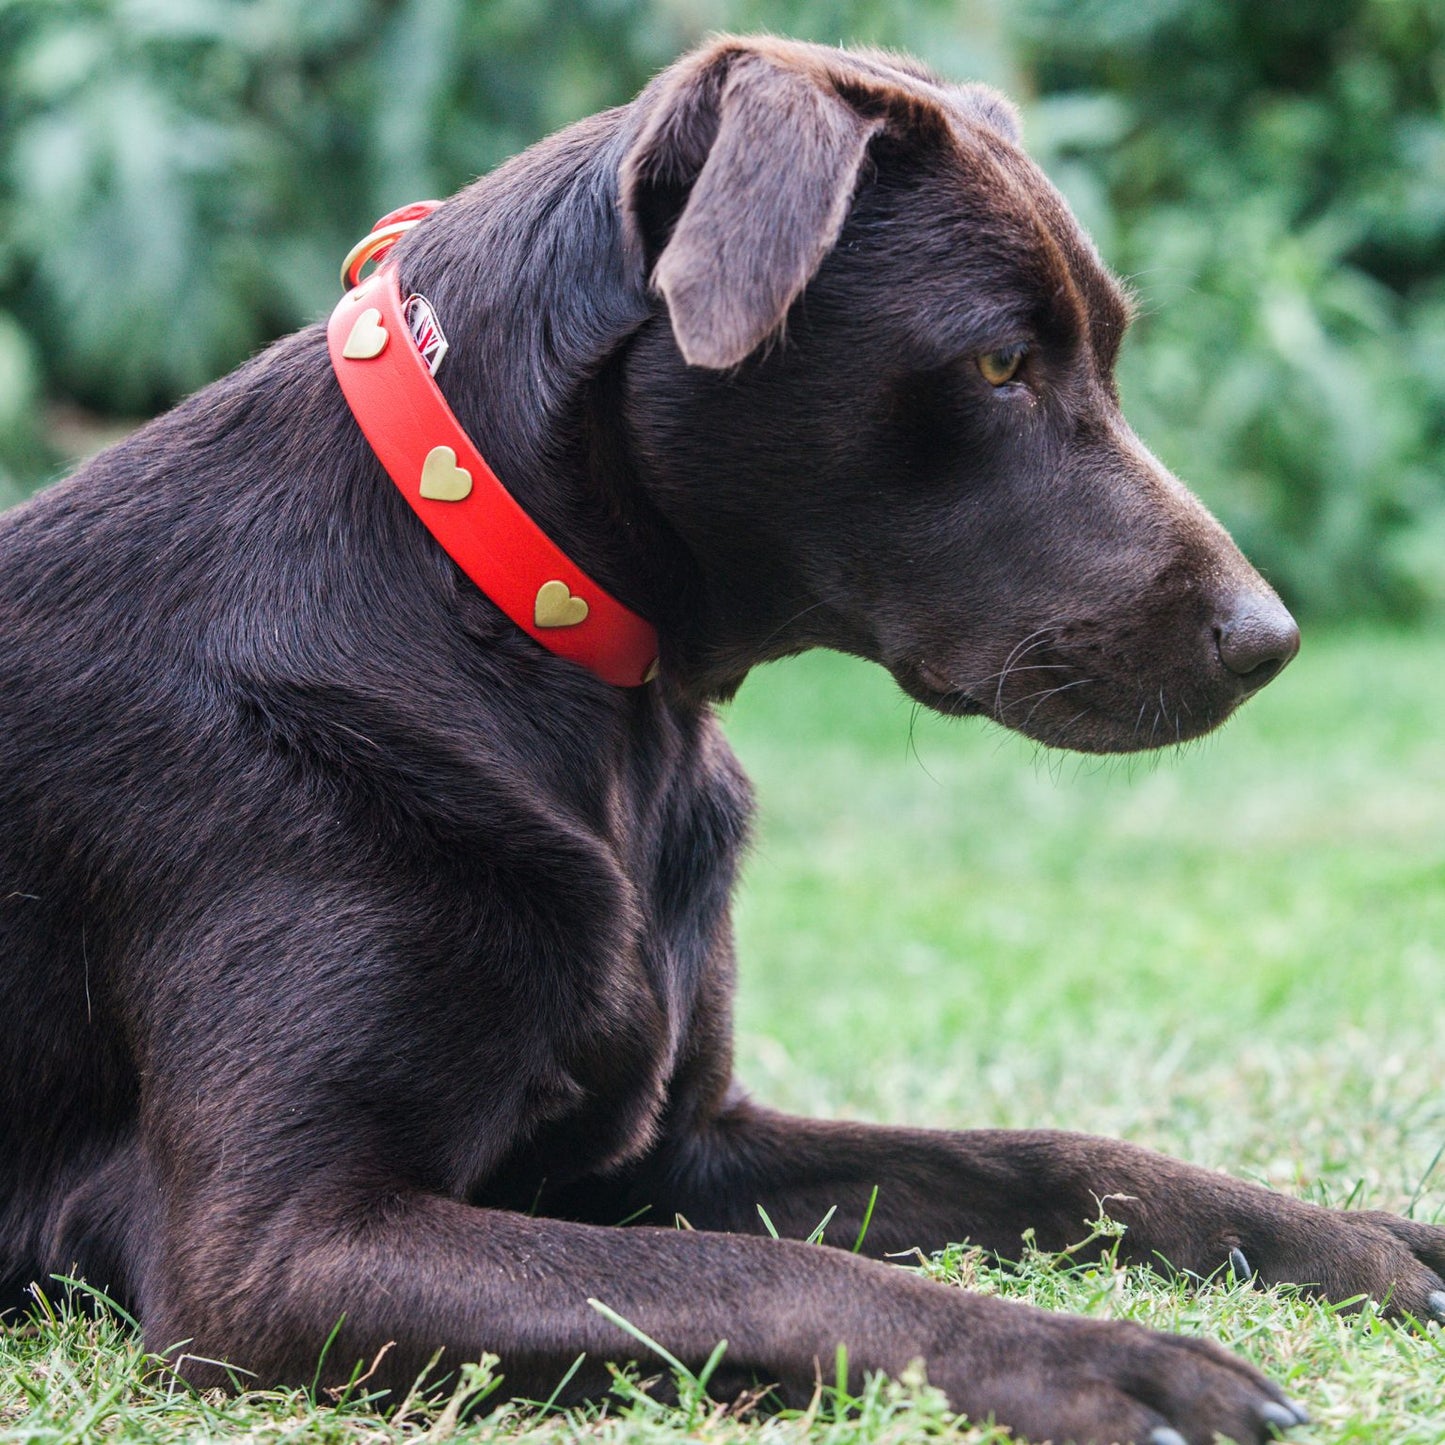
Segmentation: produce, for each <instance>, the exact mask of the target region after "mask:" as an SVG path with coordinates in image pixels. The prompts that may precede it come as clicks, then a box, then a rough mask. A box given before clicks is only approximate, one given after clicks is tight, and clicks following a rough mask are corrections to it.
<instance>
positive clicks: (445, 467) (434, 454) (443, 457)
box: [421, 447, 566, 591]
mask: <svg viewBox="0 0 1445 1445" xmlns="http://www.w3.org/2000/svg"><path fill="white" fill-rule="evenodd" d="M471 490H472V474H471V473H470V472H469V471H468V470H467V469H466V468H465V467H459V466H458V465H457V454H456V453H455V452H454V451H453V450H452V449H451V448H450V447H433V448H432V449H431V450H430V451H429V452H428V453H427V454H426V461H424V462H423V463H422V464H421V494H422V496H424V497H429V498H430V499H431V500H432V501H433V502H460V501H461V499H462V498H463V497H465V496H467V495H468V494H469V493H470V492H471ZM563 591H566V588H563Z"/></svg>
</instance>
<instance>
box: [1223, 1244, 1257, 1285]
mask: <svg viewBox="0 0 1445 1445" xmlns="http://www.w3.org/2000/svg"><path fill="white" fill-rule="evenodd" d="M1229 1270H1230V1273H1231V1274H1233V1276H1234V1278H1235V1281H1236V1283H1238V1284H1248V1283H1249V1281H1250V1280H1252V1279H1253V1278H1254V1271H1253V1270H1252V1269H1251V1268H1250V1267H1249V1260H1248V1259H1247V1258H1246V1257H1245V1253H1244V1251H1243V1250H1242V1249H1240V1248H1239V1247H1238V1246H1235V1248H1233V1249H1231V1250H1230V1251H1229Z"/></svg>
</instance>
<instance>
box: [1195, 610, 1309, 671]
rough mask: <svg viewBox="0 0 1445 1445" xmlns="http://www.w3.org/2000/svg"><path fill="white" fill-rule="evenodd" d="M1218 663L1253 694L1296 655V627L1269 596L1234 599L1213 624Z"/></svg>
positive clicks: (1297, 638) (1297, 642)
mask: <svg viewBox="0 0 1445 1445" xmlns="http://www.w3.org/2000/svg"><path fill="white" fill-rule="evenodd" d="M1214 641H1215V645H1216V646H1217V647H1218V648H1219V660H1220V661H1221V662H1222V663H1223V664H1224V665H1225V667H1227V668H1228V669H1229V671H1230V672H1232V673H1234V675H1235V676H1236V677H1238V678H1239V680H1240V681H1241V682H1242V683H1243V684H1244V685H1245V687H1246V688H1247V689H1248V690H1249V691H1250V692H1253V691H1254V690H1255V689H1256V688H1260V687H1263V686H1264V685H1265V683H1267V682H1268V681H1269V680H1270V679H1271V678H1272V677H1274V676H1275V675H1276V674H1277V673H1278V672H1279V670H1280V669H1281V668H1282V667H1283V666H1284V665H1285V664H1286V663H1287V662H1288V661H1289V660H1290V659H1291V658H1292V657H1293V656H1294V655H1295V653H1297V652H1298V651H1299V627H1298V626H1297V625H1296V623H1295V620H1294V618H1293V617H1291V616H1290V614H1289V609H1288V608H1287V607H1285V605H1284V603H1283V602H1281V601H1280V600H1279V598H1278V597H1276V596H1275V595H1274V594H1273V593H1272V592H1271V593H1258V592H1250V593H1245V594H1244V595H1243V596H1239V597H1235V598H1234V599H1233V600H1232V605H1231V606H1230V607H1228V608H1227V609H1225V610H1224V615H1223V616H1221V618H1220V620H1218V621H1217V622H1216V623H1215V624H1214Z"/></svg>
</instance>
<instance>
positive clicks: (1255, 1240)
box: [1220, 1202, 1445, 1323]
mask: <svg viewBox="0 0 1445 1445" xmlns="http://www.w3.org/2000/svg"><path fill="white" fill-rule="evenodd" d="M1293 1203H1294V1207H1293V1208H1292V1209H1288V1210H1287V1211H1284V1212H1283V1217H1282V1218H1270V1219H1267V1220H1263V1221H1259V1222H1257V1223H1252V1224H1249V1225H1246V1226H1245V1227H1243V1228H1241V1229H1240V1230H1239V1231H1238V1232H1237V1234H1232V1235H1230V1236H1227V1237H1226V1238H1225V1239H1224V1241H1223V1242H1222V1244H1221V1249H1220V1253H1221V1256H1224V1257H1225V1258H1227V1262H1228V1265H1229V1268H1230V1269H1231V1270H1232V1272H1233V1273H1234V1274H1235V1275H1236V1277H1238V1276H1244V1277H1247V1278H1254V1279H1257V1280H1258V1281H1259V1282H1260V1283H1262V1284H1298V1285H1303V1286H1304V1287H1306V1288H1307V1289H1309V1290H1311V1291H1312V1292H1315V1293H1318V1294H1321V1295H1323V1296H1324V1297H1325V1298H1326V1299H1330V1300H1333V1301H1336V1302H1342V1301H1347V1300H1355V1299H1358V1298H1360V1297H1361V1296H1365V1297H1368V1298H1370V1299H1374V1300H1377V1301H1379V1303H1380V1305H1381V1307H1382V1309H1383V1311H1384V1313H1386V1314H1388V1315H1392V1316H1395V1317H1403V1316H1410V1317H1412V1318H1414V1319H1416V1320H1420V1321H1422V1322H1426V1323H1428V1322H1429V1321H1432V1320H1434V1321H1439V1322H1441V1323H1445V1229H1442V1228H1440V1227H1439V1226H1437V1225H1433V1224H1417V1223H1416V1222H1415V1221H1414V1220H1410V1219H1403V1218H1401V1217H1400V1216H1399V1215H1396V1214H1386V1213H1383V1212H1380V1211H1370V1212H1368V1213H1366V1212H1360V1213H1354V1212H1351V1211H1347V1210H1338V1209H1321V1208H1318V1207H1317V1206H1315V1205H1309V1204H1302V1203H1298V1202H1293ZM1221 1262H1223V1260H1222V1261H1221Z"/></svg>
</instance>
